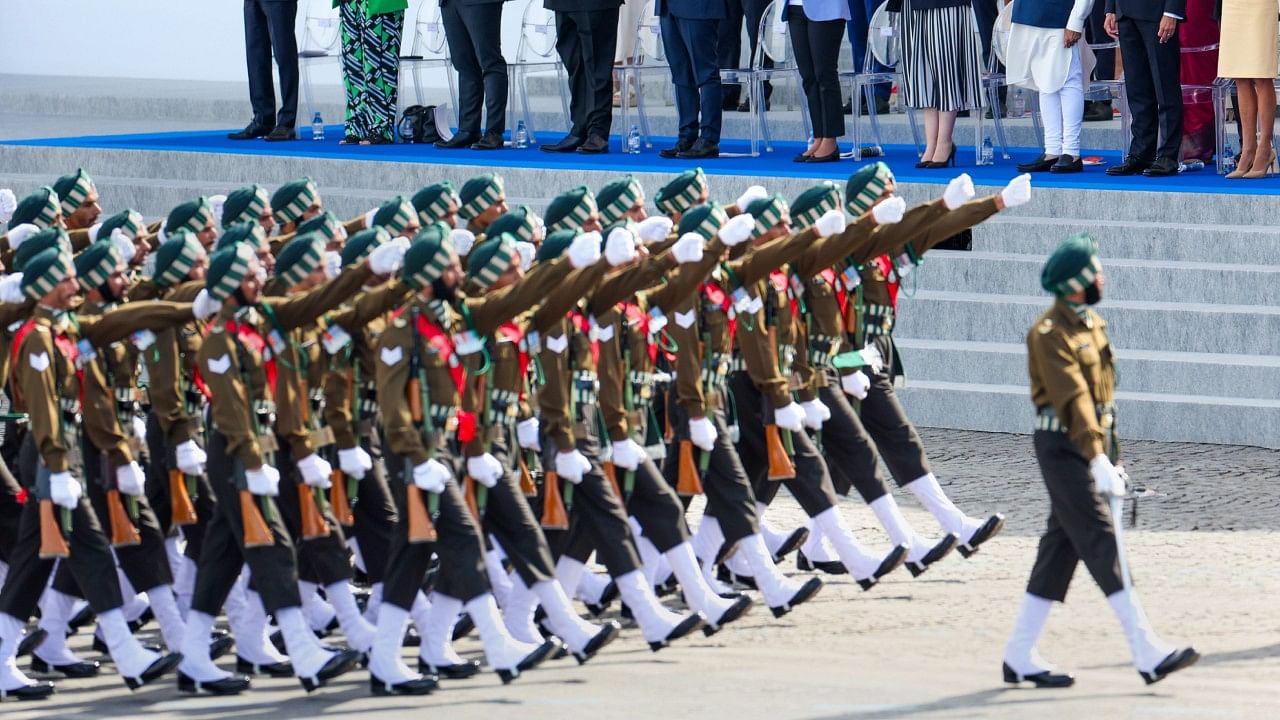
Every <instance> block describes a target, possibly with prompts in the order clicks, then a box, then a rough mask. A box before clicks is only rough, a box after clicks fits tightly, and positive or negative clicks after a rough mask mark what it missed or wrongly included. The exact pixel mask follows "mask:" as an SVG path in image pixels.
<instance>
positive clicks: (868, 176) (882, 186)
mask: <svg viewBox="0 0 1280 720" xmlns="http://www.w3.org/2000/svg"><path fill="white" fill-rule="evenodd" d="M893 185H894V179H893V171H892V170H890V169H889V166H888V165H885V164H884V163H883V162H874V163H871V164H870V165H864V166H862V167H860V168H858V171H857V172H855V173H854V174H852V175H850V176H849V182H848V183H846V184H845V186H844V198H845V207H846V208H847V209H848V210H849V213H850V214H852V215H855V216H857V215H862V214H863V213H865V212H866V211H868V210H870V209H871V206H872V205H874V204H875V202H876V200H878V199H879V198H880V196H881V195H882V194H884V191H885V190H886V189H889V188H892V187H893Z"/></svg>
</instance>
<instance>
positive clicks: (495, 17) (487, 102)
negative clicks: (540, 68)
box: [459, 2, 507, 150]
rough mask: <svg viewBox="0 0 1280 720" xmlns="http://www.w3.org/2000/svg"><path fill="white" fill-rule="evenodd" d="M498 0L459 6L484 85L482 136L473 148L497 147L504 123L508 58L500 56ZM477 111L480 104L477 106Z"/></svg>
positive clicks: (505, 118) (500, 139)
mask: <svg viewBox="0 0 1280 720" xmlns="http://www.w3.org/2000/svg"><path fill="white" fill-rule="evenodd" d="M502 8H503V3H501V2H490V3H483V4H480V5H464V6H462V7H460V8H459V12H460V14H461V16H462V22H463V23H464V24H465V25H466V26H467V35H468V37H469V38H470V39H471V52H472V53H473V54H474V57H475V62H476V64H477V65H478V66H479V70H480V78H481V82H482V83H483V86H484V107H485V111H484V136H483V137H481V138H480V140H479V141H478V142H476V143H475V144H474V145H472V149H474V150H499V149H501V148H502V147H503V140H502V134H503V132H505V130H506V127H507V61H506V59H505V58H503V56H502ZM476 112H477V113H478V112H479V108H476Z"/></svg>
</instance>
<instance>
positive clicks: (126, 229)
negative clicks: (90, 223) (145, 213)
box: [90, 210, 146, 240]
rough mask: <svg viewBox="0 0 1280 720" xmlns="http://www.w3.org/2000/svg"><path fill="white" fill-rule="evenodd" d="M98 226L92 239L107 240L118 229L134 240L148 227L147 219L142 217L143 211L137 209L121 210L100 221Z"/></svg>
mask: <svg viewBox="0 0 1280 720" xmlns="http://www.w3.org/2000/svg"><path fill="white" fill-rule="evenodd" d="M96 227H97V228H98V230H97V232H95V233H93V237H91V238H90V240H107V239H109V238H110V237H111V233H113V232H115V231H116V230H119V231H120V232H123V233H124V234H125V236H126V237H128V238H129V239H130V240H134V239H136V238H137V237H138V233H140V232H142V231H143V230H145V229H146V221H145V220H143V219H142V213H140V212H138V211H137V210H121V211H120V212H118V213H116V214H115V215H112V216H111V217H109V218H107V219H106V220H103V221H102V222H100V223H98V224H97V225H96Z"/></svg>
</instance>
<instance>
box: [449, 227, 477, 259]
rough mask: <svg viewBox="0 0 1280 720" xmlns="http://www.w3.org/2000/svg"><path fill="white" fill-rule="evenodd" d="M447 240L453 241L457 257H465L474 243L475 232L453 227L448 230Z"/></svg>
mask: <svg viewBox="0 0 1280 720" xmlns="http://www.w3.org/2000/svg"><path fill="white" fill-rule="evenodd" d="M449 242H451V243H453V249H454V250H455V251H456V252H457V253H458V257H466V256H467V255H468V254H469V253H470V252H471V248H473V247H475V245H476V234H475V233H473V232H471V231H470V230H467V229H465V228H455V229H453V230H450V231H449Z"/></svg>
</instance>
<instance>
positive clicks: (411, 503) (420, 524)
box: [405, 483, 436, 544]
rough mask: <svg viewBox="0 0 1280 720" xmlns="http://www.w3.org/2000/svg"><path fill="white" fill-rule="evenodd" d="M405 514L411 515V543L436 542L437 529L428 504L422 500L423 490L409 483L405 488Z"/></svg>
mask: <svg viewBox="0 0 1280 720" xmlns="http://www.w3.org/2000/svg"><path fill="white" fill-rule="evenodd" d="M405 512H407V513H408V515H409V542H410V543H415V544H417V543H429V542H435V541H436V527H435V525H433V524H432V523H431V516H430V515H428V514H427V506H426V503H425V502H423V500H422V488H419V487H418V486H417V485H414V484H413V483H409V485H408V487H406V488H405Z"/></svg>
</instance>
